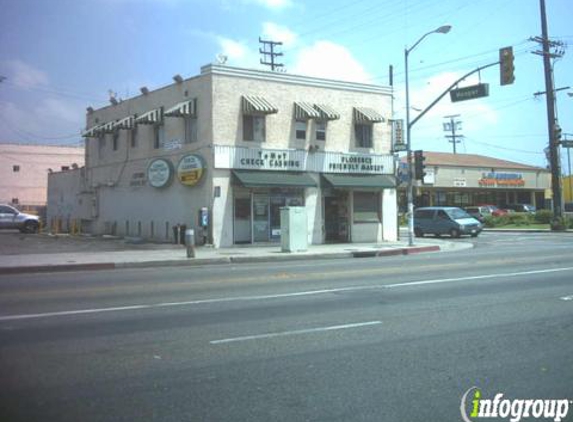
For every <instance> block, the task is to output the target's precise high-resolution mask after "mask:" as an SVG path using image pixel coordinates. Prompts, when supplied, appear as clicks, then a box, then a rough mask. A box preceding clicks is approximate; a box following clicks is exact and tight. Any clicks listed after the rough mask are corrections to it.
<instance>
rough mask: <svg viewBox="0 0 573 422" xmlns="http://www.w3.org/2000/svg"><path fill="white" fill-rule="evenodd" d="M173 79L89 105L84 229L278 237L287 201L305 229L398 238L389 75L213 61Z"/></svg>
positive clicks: (249, 239)
mask: <svg viewBox="0 0 573 422" xmlns="http://www.w3.org/2000/svg"><path fill="white" fill-rule="evenodd" d="M174 80H175V82H174V83H173V84H171V85H169V86H166V87H163V88H160V89H157V90H154V91H149V90H147V89H145V88H142V94H141V95H139V96H137V97H134V98H130V99H127V100H123V101H119V102H117V103H116V104H114V105H110V106H107V107H104V108H101V109H98V110H90V111H89V112H88V114H87V127H86V131H85V132H84V136H85V138H86V167H85V169H82V171H78V177H81V178H82V179H83V180H82V182H81V183H76V185H78V186H79V185H81V186H83V188H82V192H76V193H74V194H73V195H75V197H74V198H71V202H74V201H76V203H77V204H78V206H79V204H80V203H81V207H82V210H83V211H82V212H81V214H82V215H80V217H81V219H82V227H83V229H84V230H86V229H87V230H89V231H91V232H93V233H109V234H116V235H124V236H141V237H145V238H149V239H156V240H169V239H171V238H172V228H173V226H175V225H177V224H185V225H186V226H187V227H195V228H202V229H201V230H200V235H201V236H199V237H200V238H201V237H202V236H204V240H205V241H206V242H208V243H212V244H214V245H215V246H216V247H220V246H231V245H234V244H242V243H265V242H274V241H279V240H280V233H281V225H280V208H281V207H284V206H294V205H296V206H303V207H305V209H306V213H307V216H308V240H309V242H310V243H315V244H316V243H324V242H366V241H367V242H381V241H384V240H388V241H393V240H396V238H397V228H396V221H397V211H396V204H397V197H396V181H395V177H394V176H395V163H394V156H393V155H392V154H391V153H390V150H391V133H392V131H391V124H390V123H391V116H392V89H391V88H390V87H385V86H378V85H369V84H359V83H350V82H342V81H335V80H327V79H319V78H311V77H304V76H295V75H289V74H285V73H276V72H267V71H257V70H247V69H240V68H234V67H230V66H223V65H214V64H212V65H207V66H205V67H203V68H202V69H201V74H200V75H198V76H196V77H192V78H189V79H185V80H184V79H182V78H181V77H178V76H177V77H174ZM53 182H54V184H55V185H57V178H54V179H53ZM67 183H68V184H69V181H68V182H67Z"/></svg>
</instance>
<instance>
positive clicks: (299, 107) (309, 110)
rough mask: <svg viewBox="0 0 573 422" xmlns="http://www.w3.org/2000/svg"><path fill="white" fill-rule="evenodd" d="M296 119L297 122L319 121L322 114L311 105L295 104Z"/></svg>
mask: <svg viewBox="0 0 573 422" xmlns="http://www.w3.org/2000/svg"><path fill="white" fill-rule="evenodd" d="M294 117H295V119H297V120H308V119H317V118H319V117H320V113H319V112H318V110H315V109H314V107H313V106H312V104H310V103H303V102H295V103H294Z"/></svg>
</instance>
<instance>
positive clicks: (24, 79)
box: [4, 60, 48, 88]
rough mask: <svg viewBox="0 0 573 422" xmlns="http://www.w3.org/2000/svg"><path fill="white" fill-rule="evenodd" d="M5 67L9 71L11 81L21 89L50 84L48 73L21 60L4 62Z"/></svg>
mask: <svg viewBox="0 0 573 422" xmlns="http://www.w3.org/2000/svg"><path fill="white" fill-rule="evenodd" d="M4 65H5V66H6V68H7V69H8V72H7V76H8V79H9V81H10V82H12V83H13V84H15V85H17V86H19V87H21V88H35V87H37V86H40V85H47V84H48V75H47V74H46V73H44V72H42V71H41V70H39V69H36V68H34V67H32V66H30V65H29V64H27V63H24V62H23V61H21V60H8V61H6V62H4Z"/></svg>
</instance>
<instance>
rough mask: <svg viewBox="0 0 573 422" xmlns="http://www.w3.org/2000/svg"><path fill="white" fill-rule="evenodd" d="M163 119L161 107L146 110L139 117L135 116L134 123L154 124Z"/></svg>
mask: <svg viewBox="0 0 573 422" xmlns="http://www.w3.org/2000/svg"><path fill="white" fill-rule="evenodd" d="M162 121H163V112H162V109H161V108H156V109H155V110H151V111H148V112H147V113H144V114H142V115H141V116H139V117H136V118H135V123H136V124H138V125H156V124H159V123H161V122H162Z"/></svg>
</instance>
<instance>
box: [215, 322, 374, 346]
mask: <svg viewBox="0 0 573 422" xmlns="http://www.w3.org/2000/svg"><path fill="white" fill-rule="evenodd" d="M378 324H382V321H368V322H357V323H354V324H343V325H332V326H330V327H317V328H307V329H304V330H291V331H281V332H278V333H266V334H255V335H251V336H243V337H231V338H224V339H221V340H212V341H210V342H209V343H211V344H224V343H233V342H237V341H247V340H261V339H268V338H275V337H285V336H295V335H300V334H311V333H320V332H324V331H335V330H346V329H349V328H360V327H367V326H370V325H378Z"/></svg>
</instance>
